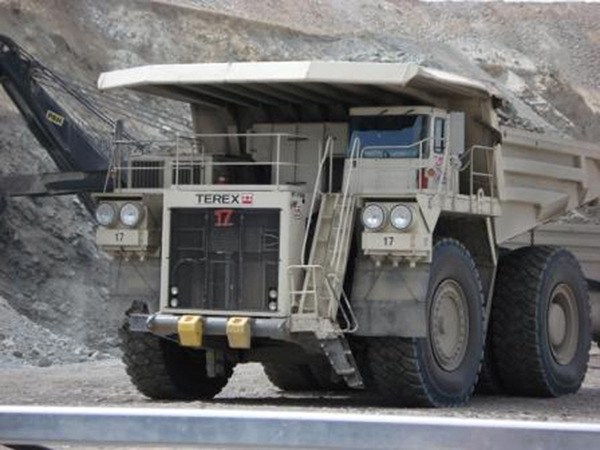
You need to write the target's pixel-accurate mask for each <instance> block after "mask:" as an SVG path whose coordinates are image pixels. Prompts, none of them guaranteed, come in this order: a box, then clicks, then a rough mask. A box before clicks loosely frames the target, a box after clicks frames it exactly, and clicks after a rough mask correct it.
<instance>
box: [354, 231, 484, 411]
mask: <svg viewBox="0 0 600 450" xmlns="http://www.w3.org/2000/svg"><path fill="white" fill-rule="evenodd" d="M426 311H427V315H428V320H427V326H428V336H427V337H426V338H400V337H382V338H368V339H367V351H366V360H367V367H366V370H365V376H366V378H367V382H368V383H369V384H372V386H373V387H374V388H375V389H376V390H377V391H378V392H379V393H380V395H381V396H382V397H383V398H384V400H387V401H389V402H391V403H394V404H398V405H402V406H455V405H460V404H462V403H465V402H466V401H467V400H468V399H469V398H470V397H471V395H472V393H473V389H474V386H475V383H476V382H477V375H478V373H479V368H480V365H481V360H482V357H483V293H482V286H481V281H480V278H479V272H478V271H477V268H476V266H475V263H474V261H473V258H472V257H471V255H470V254H469V252H468V250H467V249H466V248H465V247H464V246H463V245H462V244H460V243H459V242H458V241H456V240H453V239H443V240H441V241H439V242H438V243H437V244H436V245H435V247H434V250H433V262H432V264H431V267H430V274H429V287H428V292H427V310H426Z"/></svg>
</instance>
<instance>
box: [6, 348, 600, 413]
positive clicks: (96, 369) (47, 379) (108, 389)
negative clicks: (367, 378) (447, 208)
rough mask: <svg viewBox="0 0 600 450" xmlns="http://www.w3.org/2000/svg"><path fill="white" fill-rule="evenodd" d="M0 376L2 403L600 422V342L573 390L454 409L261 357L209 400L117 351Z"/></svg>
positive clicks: (486, 399)
mask: <svg viewBox="0 0 600 450" xmlns="http://www.w3.org/2000/svg"><path fill="white" fill-rule="evenodd" d="M0 380H2V381H0V404H4V405H16V404H23V405H24V404H28V405H61V406H134V407H164V408H183V407H185V408H190V407H192V408H242V409H244V408H248V409H280V408H281V409H285V410H291V411H314V410H319V411H332V412H353V413H361V414H362V413H364V414H402V415H425V416H427V415H435V416H448V417H469V418H488V419H512V420H515V419H516V420H519V419H522V420H542V421H561V422H562V421H572V422H600V352H598V350H597V349H595V348H594V350H592V355H591V359H590V364H589V370H588V374H587V377H586V379H585V382H584V385H583V387H582V389H581V390H580V391H579V393H577V394H575V395H568V396H564V397H561V398H557V399H531V398H520V397H494V396H477V397H475V398H473V399H472V400H471V402H470V403H469V404H468V405H467V406H464V407H461V408H448V409H407V408H387V407H386V408H382V407H380V406H378V405H377V403H376V402H374V401H373V400H372V399H369V398H366V397H365V396H364V395H360V394H355V395H342V394H337V393H336V394H333V393H327V392H311V393H302V394H300V393H297V394H296V393H294V394H292V393H284V392H281V391H280V390H278V389H277V388H275V387H274V386H273V385H271V383H270V382H269V381H268V380H267V378H266V376H265V375H264V373H263V370H262V367H261V366H260V365H259V364H245V365H241V366H238V367H237V368H236V371H235V374H234V376H233V378H232V379H231V380H230V382H229V384H228V385H227V387H226V388H225V389H224V390H223V392H221V394H220V395H219V396H218V397H217V398H216V399H214V400H213V401H209V402H191V403H183V402H156V401H150V400H148V399H146V398H145V397H143V396H142V395H141V394H139V393H138V392H137V391H136V390H135V388H134V387H133V386H132V385H131V384H130V383H129V379H128V378H127V375H126V374H125V370H124V367H123V365H122V364H121V362H120V361H118V360H116V359H108V360H103V361H91V362H85V363H79V364H67V365H62V366H53V367H45V368H40V367H27V366H23V367H20V368H15V367H13V368H0Z"/></svg>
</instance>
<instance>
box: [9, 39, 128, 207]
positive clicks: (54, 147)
mask: <svg viewBox="0 0 600 450" xmlns="http://www.w3.org/2000/svg"><path fill="white" fill-rule="evenodd" d="M0 83H1V84H2V86H3V87H4V89H5V91H6V93H7V94H8V96H9V97H10V98H11V99H12V101H13V102H14V104H15V105H16V107H17V108H18V109H19V111H20V112H21V115H22V116H23V118H24V119H25V121H26V123H27V126H28V128H29V130H30V131H31V132H32V133H33V135H34V136H35V137H36V139H37V140H38V142H39V143H40V144H41V145H42V146H43V147H44V149H45V150H46V151H47V152H48V155H50V157H51V158H52V160H53V161H54V162H55V163H56V166H57V167H58V169H59V172H55V173H41V174H27V175H17V174H15V175H5V176H2V177H0V194H1V196H2V201H1V202H0V203H1V204H2V205H3V206H5V205H6V198H7V197H14V196H52V195H64V194H77V196H78V197H79V199H80V200H81V201H82V203H83V204H84V206H85V207H86V209H87V210H88V211H90V212H91V213H92V214H93V211H94V209H95V206H94V201H93V200H92V197H91V196H90V192H102V191H106V190H107V189H110V188H111V187H110V185H109V184H107V169H108V166H109V159H108V156H107V154H108V152H107V150H104V149H103V148H102V143H101V141H100V140H99V139H95V138H94V137H93V136H92V135H91V133H90V132H89V131H86V128H89V127H86V124H85V123H84V122H83V121H81V120H77V119H75V117H73V115H71V114H69V113H68V112H67V111H66V110H65V109H64V108H63V107H61V106H60V105H59V104H58V103H57V101H56V100H55V99H54V98H52V97H51V96H50V94H49V93H48V91H47V90H46V89H44V87H43V84H44V83H52V85H54V86H56V87H58V88H59V89H61V90H62V91H64V92H65V93H66V94H68V95H69V96H70V97H71V98H73V99H74V100H76V101H77V102H78V103H79V104H80V105H82V106H83V107H84V108H85V109H86V110H87V111H89V112H90V113H91V114H92V115H93V116H94V117H96V118H98V119H99V121H100V122H102V123H104V124H105V125H107V126H109V127H112V128H115V127H116V126H117V121H114V120H113V119H111V118H110V117H109V116H108V115H107V114H106V113H105V112H103V111H102V110H101V109H99V108H98V107H97V106H95V105H94V104H92V103H91V102H90V101H89V100H87V99H86V98H85V97H83V96H82V95H80V94H79V93H78V92H77V91H76V90H75V89H73V88H72V87H71V86H70V85H69V84H68V83H66V82H65V81H64V80H63V79H61V78H60V77H59V76H58V75H57V74H55V73H54V72H52V71H51V70H49V69H48V68H46V67H45V66H44V65H42V64H41V63H40V62H39V61H37V60H36V59H35V58H34V57H33V56H32V55H30V54H29V53H27V52H26V51H25V50H24V49H22V48H21V47H20V46H19V45H17V44H16V43H15V42H14V41H13V40H12V39H10V38H9V37H7V36H3V35H0ZM124 135H126V136H127V133H124ZM130 138H131V136H130Z"/></svg>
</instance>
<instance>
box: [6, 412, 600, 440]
mask: <svg viewBox="0 0 600 450" xmlns="http://www.w3.org/2000/svg"><path fill="white" fill-rule="evenodd" d="M599 440H600V424H583V423H564V422H561V423H557V422H521V421H512V420H479V419H458V418H447V417H407V416H392V415H367V414H340V413H314V412H289V411H251V410H239V409H238V410H224V409H222V410H191V409H154V408H153V409H149V408H148V409H146V408H72V407H35V406H34V407H27V406H0V443H2V444H25V445H51V444H80V445H83V444H88V445H89V444H104V445H124V446H140V445H169V446H174V445H192V446H194V447H195V448H206V447H208V448H215V447H218V448H246V449H253V448H254V449H259V448H261V449H262V448H269V447H270V448H303V449H311V448H321V449H322V448H325V449H424V448H432V449H449V448H461V449H502V450H506V449H511V450H512V449H520V448H527V449H529V448H537V449H565V448H568V449H571V450H573V449H586V450H587V449H590V448H597V446H598V442H599Z"/></svg>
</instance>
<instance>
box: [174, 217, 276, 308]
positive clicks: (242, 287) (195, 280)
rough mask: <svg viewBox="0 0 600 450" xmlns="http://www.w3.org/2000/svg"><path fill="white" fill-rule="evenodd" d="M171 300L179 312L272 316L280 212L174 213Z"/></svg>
mask: <svg viewBox="0 0 600 450" xmlns="http://www.w3.org/2000/svg"><path fill="white" fill-rule="evenodd" d="M170 250H171V253H170V259H169V268H170V274H169V275H170V276H169V297H172V295H171V288H172V287H173V286H176V289H177V291H178V293H177V301H178V308H186V309H188V308H189V309H208V310H225V311H266V310H268V291H269V289H271V288H275V289H277V284H278V272H279V265H278V263H279V210H277V209H213V208H210V209H209V208H202V209H198V208H178V209H172V210H171V249H170Z"/></svg>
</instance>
